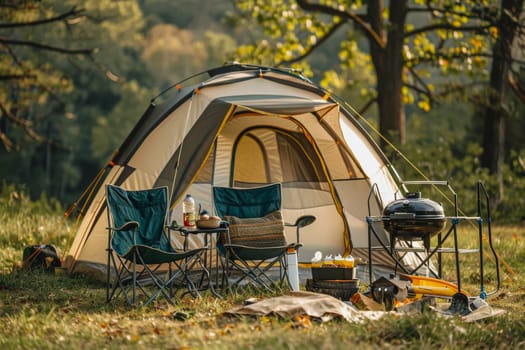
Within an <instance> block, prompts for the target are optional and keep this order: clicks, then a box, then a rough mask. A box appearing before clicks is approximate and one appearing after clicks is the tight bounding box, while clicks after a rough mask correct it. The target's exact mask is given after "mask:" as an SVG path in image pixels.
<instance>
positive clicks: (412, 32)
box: [404, 23, 492, 38]
mask: <svg viewBox="0 0 525 350" xmlns="http://www.w3.org/2000/svg"><path fill="white" fill-rule="evenodd" d="M490 27H492V25H484V26H463V27H456V26H453V25H451V24H448V23H436V24H431V25H428V26H424V27H421V28H417V29H414V30H409V31H406V32H405V34H404V37H405V38H408V37H410V36H414V35H417V34H420V33H425V32H431V31H434V30H437V29H445V30H454V31H458V32H479V31H484V30H488V29H489V28H490Z"/></svg>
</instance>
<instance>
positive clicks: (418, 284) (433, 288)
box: [400, 274, 469, 297]
mask: <svg viewBox="0 0 525 350" xmlns="http://www.w3.org/2000/svg"><path fill="white" fill-rule="evenodd" d="M400 277H401V279H405V280H409V281H410V282H411V288H409V291H411V292H413V293H415V294H416V296H417V297H421V296H423V295H426V296H438V297H439V296H442V297H452V296H453V295H454V294H456V293H458V292H459V291H458V286H457V285H455V284H454V283H451V282H448V281H444V280H441V279H437V278H432V277H425V276H415V275H405V274H401V275H400ZM461 293H462V294H465V295H466V296H467V297H468V296H469V294H468V293H467V292H465V291H464V290H462V291H461Z"/></svg>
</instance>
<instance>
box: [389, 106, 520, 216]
mask: <svg viewBox="0 0 525 350" xmlns="http://www.w3.org/2000/svg"><path fill="white" fill-rule="evenodd" d="M471 114H472V112H471V108H469V106H468V105H467V104H456V105H455V106H447V107H442V108H437V109H435V110H433V111H432V112H431V113H429V114H424V115H422V114H418V113H414V114H412V115H411V118H410V120H409V125H408V130H409V132H408V134H409V135H410V137H409V139H408V141H407V143H406V144H405V145H403V146H399V147H398V148H399V150H400V151H401V152H402V153H403V154H404V156H406V159H408V160H409V161H406V159H405V158H403V157H400V155H399V154H397V153H396V152H391V153H390V154H389V158H390V159H391V160H392V163H393V165H394V167H395V168H396V170H397V171H398V172H399V174H400V176H401V177H402V178H403V180H428V179H430V180H446V181H448V182H449V184H450V186H451V187H452V189H453V190H454V192H455V193H457V201H458V207H459V209H460V210H461V211H462V212H463V213H464V214H466V215H469V216H474V215H477V205H478V195H477V187H478V186H477V183H478V181H481V183H482V184H483V187H484V188H485V189H486V190H487V192H488V196H489V199H490V200H489V205H490V211H491V217H492V218H493V220H494V221H495V222H499V223H517V222H520V221H522V220H523V218H524V216H523V211H522V208H523V207H524V204H525V203H524V200H523V198H524V197H525V179H524V176H523V175H524V168H523V167H522V166H521V165H520V159H521V162H522V163H523V159H524V157H523V151H522V153H521V157H520V154H519V153H517V152H512V156H511V162H510V164H512V165H511V166H508V165H505V166H504V168H503V187H504V190H503V193H504V197H503V198H499V196H498V193H499V187H498V186H499V185H498V179H497V177H496V175H490V174H489V173H488V171H487V169H484V168H482V167H481V165H480V160H479V159H480V156H481V154H482V149H481V147H480V145H479V144H478V143H476V142H472V141H470V142H469V141H466V140H465V139H466V136H467V135H468V125H469V124H470V123H471V121H470V120H469V118H467V117H464V118H457V116H458V115H465V116H468V115H471ZM412 190H420V191H421V192H423V196H425V197H429V198H434V199H436V200H438V201H441V202H443V204H444V205H445V209H446V213H449V214H450V215H452V214H453V210H454V207H453V205H452V204H453V195H452V194H453V193H452V192H451V191H450V190H448V189H447V188H446V187H440V188H439V190H437V189H432V187H431V186H428V185H424V186H420V187H418V188H412ZM480 200H481V203H482V213H484V214H486V211H487V209H489V208H488V207H487V203H486V198H485V194H484V192H483V191H482V192H481V196H480Z"/></svg>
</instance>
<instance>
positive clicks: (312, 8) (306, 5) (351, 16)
mask: <svg viewBox="0 0 525 350" xmlns="http://www.w3.org/2000/svg"><path fill="white" fill-rule="evenodd" d="M296 2H297V4H298V5H299V7H300V8H302V9H303V10H305V11H308V12H321V13H324V14H327V15H331V16H336V17H341V18H343V19H344V20H351V21H353V22H354V23H356V24H357V25H358V26H359V27H360V28H361V29H363V30H364V31H365V33H366V34H368V35H369V36H370V37H371V38H372V39H373V40H374V41H375V42H376V43H377V45H379V46H380V47H381V48H385V47H386V43H385V42H384V41H383V40H382V39H381V36H380V35H379V34H378V33H376V32H375V31H374V30H373V29H372V28H371V27H370V25H369V24H368V23H366V21H364V20H363V19H362V18H361V17H362V16H360V15H357V14H355V13H352V12H349V11H341V10H338V9H336V8H333V7H331V6H326V5H321V4H313V3H310V2H308V1H306V0H296Z"/></svg>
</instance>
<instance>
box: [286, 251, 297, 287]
mask: <svg viewBox="0 0 525 350" xmlns="http://www.w3.org/2000/svg"><path fill="white" fill-rule="evenodd" d="M287 259H288V282H289V283H290V288H291V289H292V290H293V291H295V292H297V291H299V267H298V265H297V250H295V249H293V248H289V249H288V252H287Z"/></svg>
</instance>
